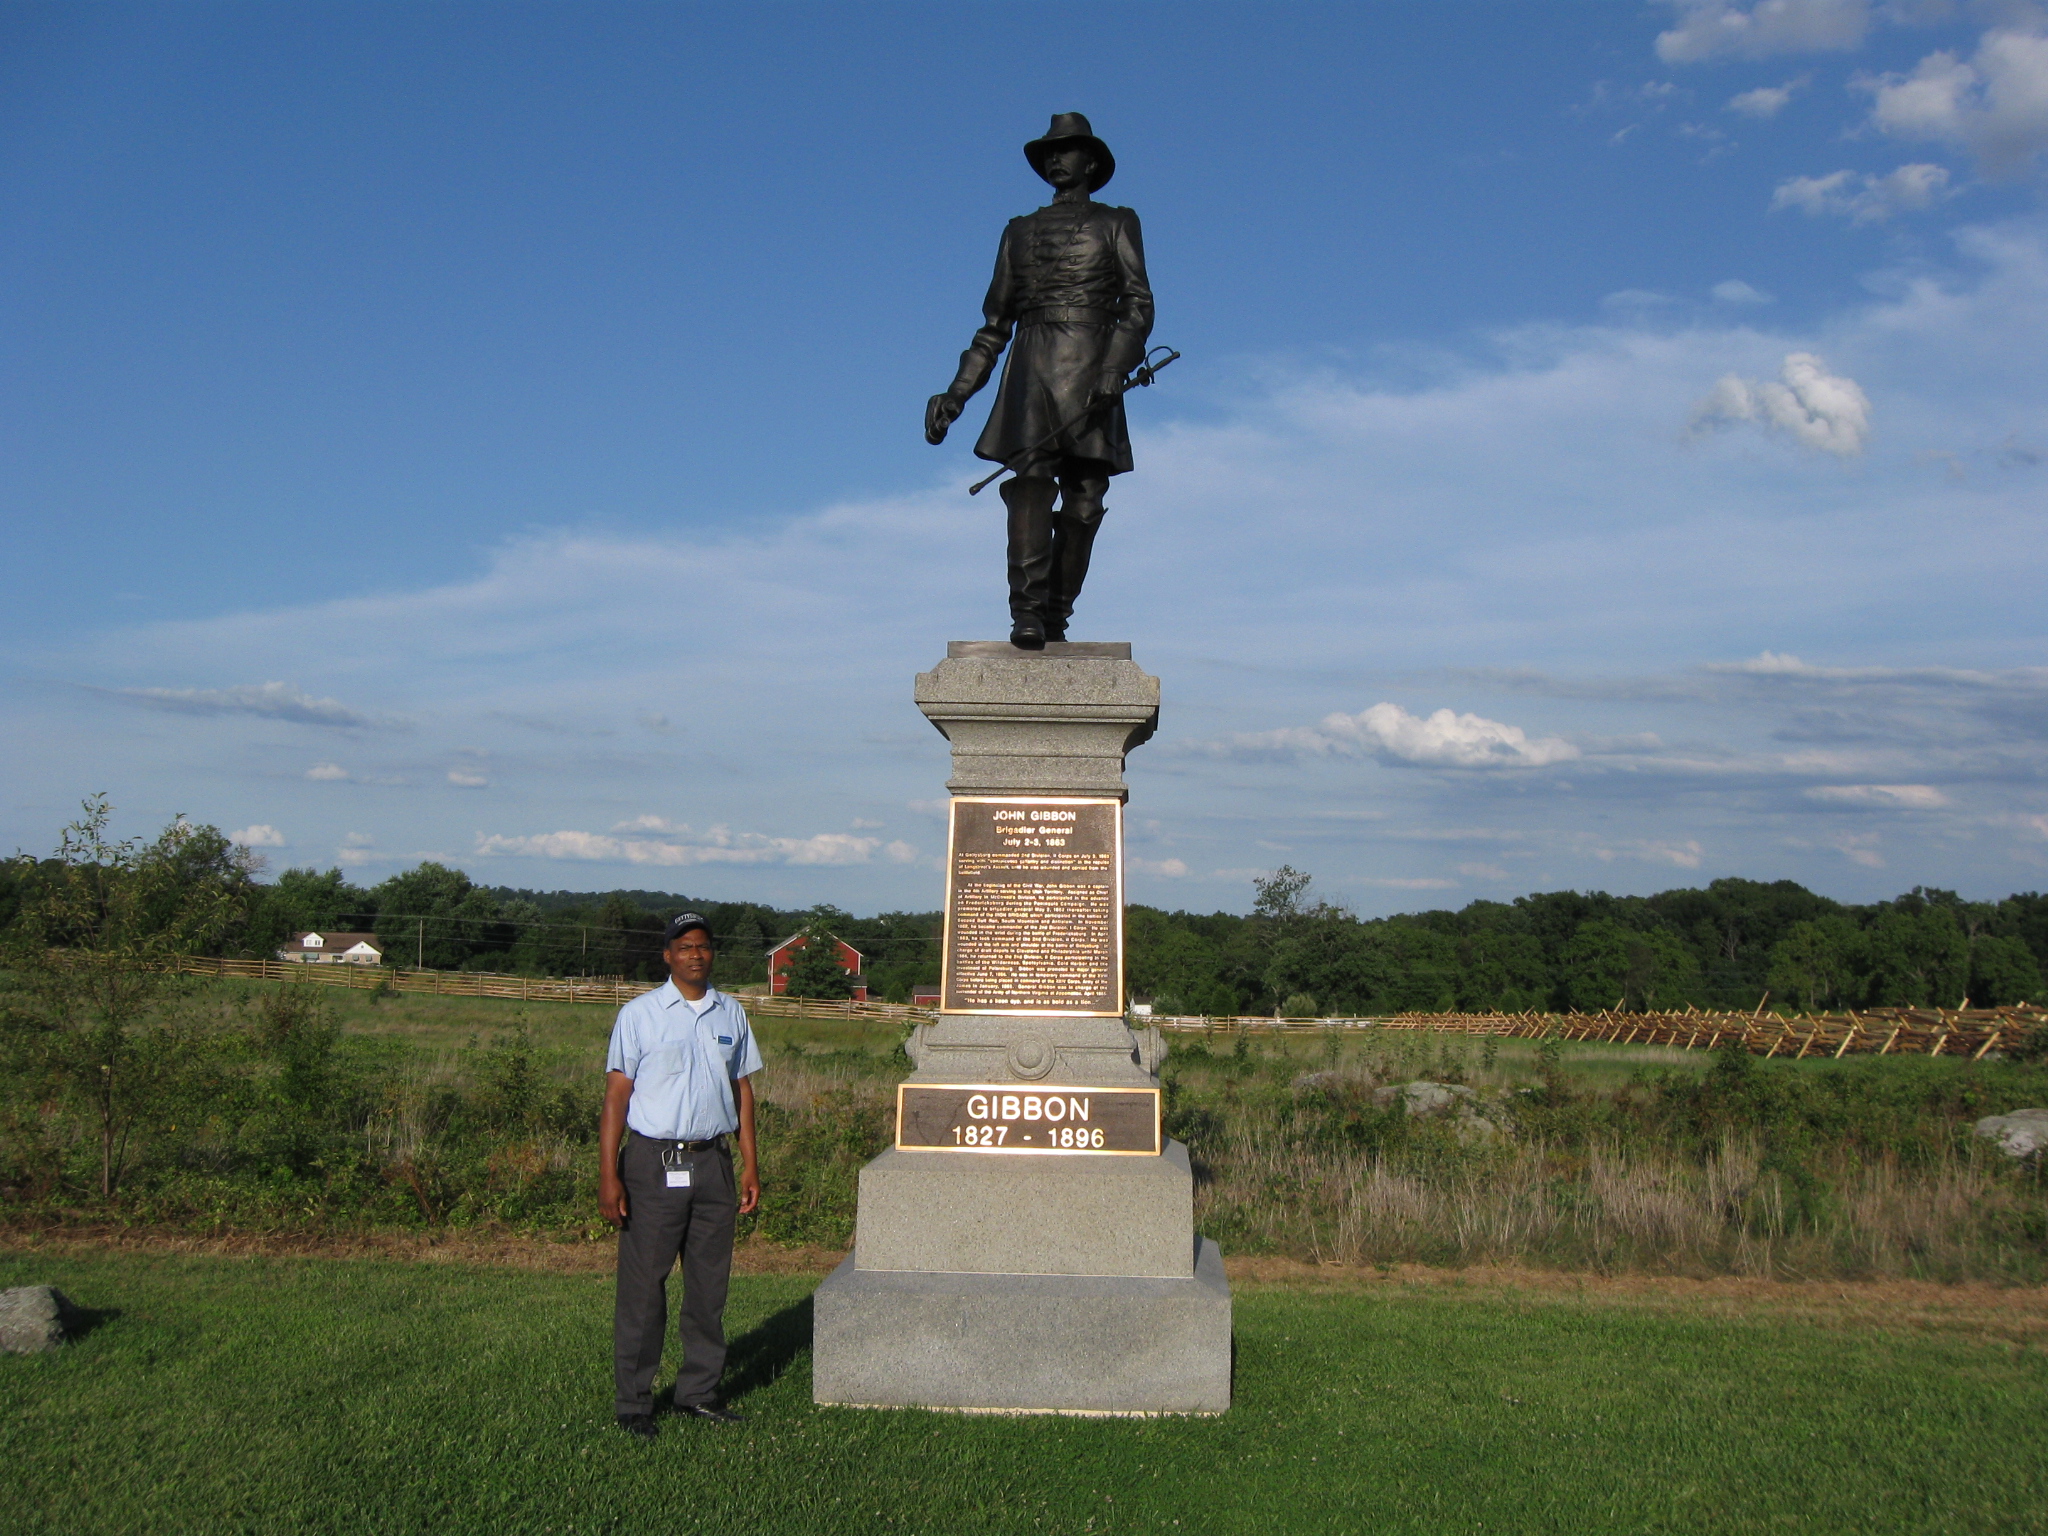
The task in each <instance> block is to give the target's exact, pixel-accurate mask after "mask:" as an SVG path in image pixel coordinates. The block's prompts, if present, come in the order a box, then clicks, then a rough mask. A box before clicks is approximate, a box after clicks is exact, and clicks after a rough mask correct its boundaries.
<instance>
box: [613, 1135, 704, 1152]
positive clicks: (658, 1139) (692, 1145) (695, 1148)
mask: <svg viewBox="0 0 2048 1536" xmlns="http://www.w3.org/2000/svg"><path fill="white" fill-rule="evenodd" d="M633 1134H634V1135H635V1136H639V1137H640V1139H641V1140H642V1141H646V1142H652V1143H653V1144H654V1145H655V1146H657V1147H676V1148H679V1149H681V1150H682V1151H684V1152H715V1151H717V1150H718V1149H719V1148H720V1147H723V1146H724V1145H725V1133H724V1132H723V1131H721V1132H720V1133H719V1134H718V1135H716V1136H713V1137H712V1138H711V1139H710V1140H709V1141H676V1140H673V1139H671V1138H670V1137H667V1136H641V1135H640V1132H638V1131H635V1132H633Z"/></svg>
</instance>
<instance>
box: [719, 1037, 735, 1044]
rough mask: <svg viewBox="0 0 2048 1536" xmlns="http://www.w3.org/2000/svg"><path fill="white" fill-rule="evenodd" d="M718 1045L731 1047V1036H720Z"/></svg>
mask: <svg viewBox="0 0 2048 1536" xmlns="http://www.w3.org/2000/svg"><path fill="white" fill-rule="evenodd" d="M718 1043H719V1044H720V1045H731V1044H732V1036H731V1035H720V1036H719V1037H718Z"/></svg>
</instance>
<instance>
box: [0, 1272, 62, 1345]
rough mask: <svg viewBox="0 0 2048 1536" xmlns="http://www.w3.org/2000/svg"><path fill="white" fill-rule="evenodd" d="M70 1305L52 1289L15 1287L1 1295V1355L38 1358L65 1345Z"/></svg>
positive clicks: (41, 1286) (47, 1286) (0, 1292)
mask: <svg viewBox="0 0 2048 1536" xmlns="http://www.w3.org/2000/svg"><path fill="white" fill-rule="evenodd" d="M70 1311H71V1303H70V1302H68V1301H66V1300H65V1299H64V1293H63V1292H62V1291H60V1290H58V1289H57V1288H56V1287H55V1286H54V1285H18V1286H16V1287H15V1288H14V1289H13V1290H11V1291H0V1352H4V1353H6V1354H10V1355H39V1354H41V1353H43V1351H45V1350H49V1349H55V1348H56V1347H57V1346H58V1345H59V1344H62V1343H63V1342H64V1323H65V1319H66V1317H67V1316H68V1315H69V1313H70Z"/></svg>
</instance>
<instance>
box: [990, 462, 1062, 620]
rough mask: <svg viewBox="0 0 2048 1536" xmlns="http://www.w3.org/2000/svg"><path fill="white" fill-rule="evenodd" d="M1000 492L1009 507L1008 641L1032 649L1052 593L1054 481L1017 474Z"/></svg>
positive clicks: (1056, 490)
mask: <svg viewBox="0 0 2048 1536" xmlns="http://www.w3.org/2000/svg"><path fill="white" fill-rule="evenodd" d="M1002 494H1003V504H1004V505H1005V506H1007V507H1008V508H1009V509H1010V644H1012V645H1015V646H1019V647H1022V648H1023V649H1025V650H1032V651H1035V650H1037V649H1039V648H1040V647H1042V646H1043V645H1044V644H1045V614H1046V604H1047V603H1048V601H1049V600H1050V598H1051V596H1052V524H1053V515H1052V504H1053V500H1054V498H1055V497H1056V496H1057V495H1058V494H1059V486H1058V484H1057V483H1056V482H1054V481H1052V480H1050V479H1044V478H1041V477H1039V476H1037V475H1032V476H1029V477H1026V476H1022V475H1019V476H1018V477H1016V478H1015V479H1012V480H1005V481H1004V482H1003V484H1002Z"/></svg>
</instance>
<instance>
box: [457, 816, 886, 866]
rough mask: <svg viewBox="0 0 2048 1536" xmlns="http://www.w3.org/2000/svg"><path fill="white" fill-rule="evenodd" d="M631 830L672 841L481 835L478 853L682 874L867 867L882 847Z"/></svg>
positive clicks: (867, 841)
mask: <svg viewBox="0 0 2048 1536" xmlns="http://www.w3.org/2000/svg"><path fill="white" fill-rule="evenodd" d="M650 823H652V824H653V825H651V826H650V825H649V824H650ZM633 825H636V826H645V827H647V829H648V830H650V831H652V830H660V831H663V832H667V833H670V834H672V837H671V838H670V839H654V838H640V837H625V838H621V837H611V836H607V835H605V834H604V833H601V832H541V833H536V834H534V835H532V836H526V837H507V836H502V835H495V834H493V835H482V834H479V836H478V837H477V840H476V852H477V854H478V855H479V856H480V857H484V858H495V857H511V858H528V859H578V860H588V861H594V862H614V863H626V864H654V865H661V866H668V867H676V868H680V867H685V866H688V865H693V864H865V863H867V862H868V861H869V859H870V858H872V857H873V855H874V852H875V850H876V849H877V848H879V847H881V839H879V838H874V837H854V836H853V835H851V834H850V833H846V832H821V833H819V834H818V835H817V836H815V837H767V836H764V835H763V834H761V833H759V832H734V831H732V830H730V829H729V828H726V827H712V828H710V829H708V830H707V831H705V832H703V833H702V834H699V835H697V836H695V837H694V838H692V840H691V841H688V842H684V841H680V840H679V839H681V838H684V837H690V836H691V833H690V829H689V828H688V827H687V826H675V825H673V824H671V823H669V822H666V821H664V820H662V818H660V817H655V816H643V817H641V818H639V819H638V822H637V823H634V824H633ZM896 846H898V847H907V846H908V845H907V844H898V845H896ZM916 856H917V854H916V850H915V849H911V850H910V857H911V858H912V859H914V858H915V857H916ZM890 857H891V858H892V859H896V861H897V862H899V863H902V862H907V861H906V860H904V859H902V858H901V857H900V856H898V855H897V854H895V853H893V852H892V853H891V855H890Z"/></svg>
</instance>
